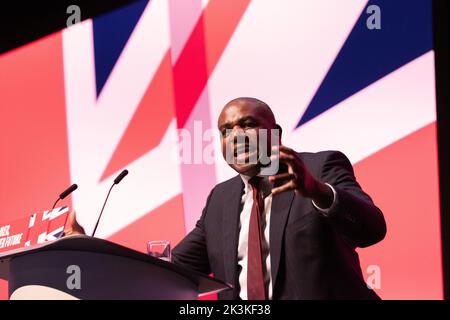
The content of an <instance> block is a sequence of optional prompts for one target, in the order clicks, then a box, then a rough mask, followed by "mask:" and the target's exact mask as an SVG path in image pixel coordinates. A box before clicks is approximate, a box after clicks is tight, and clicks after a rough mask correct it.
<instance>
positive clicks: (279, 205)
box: [65, 98, 386, 300]
mask: <svg viewBox="0 0 450 320" xmlns="http://www.w3.org/2000/svg"><path fill="white" fill-rule="evenodd" d="M218 128H219V130H220V132H221V140H222V152H223V154H224V157H225V159H227V160H229V158H227V151H229V148H230V147H231V148H232V150H231V151H232V155H233V157H232V160H233V161H231V162H229V164H230V166H231V167H232V168H233V169H234V170H236V171H237V172H238V173H239V174H238V175H237V176H236V177H234V178H232V179H230V180H227V181H225V182H222V183H220V184H218V185H216V186H215V187H214V188H213V190H212V191H211V193H210V194H209V196H208V199H207V201H206V206H205V208H204V209H203V213H202V215H201V217H200V219H199V220H198V222H197V224H196V227H195V228H194V229H193V230H192V231H191V232H190V233H189V234H188V235H187V236H186V237H185V238H184V239H183V240H182V241H181V242H180V243H179V244H178V245H177V246H176V247H175V248H174V250H173V254H172V256H173V262H174V263H176V264H179V265H181V266H184V267H186V268H190V269H193V270H196V271H199V272H202V273H206V274H209V273H213V274H214V276H215V277H216V278H218V279H221V280H223V281H225V282H227V283H229V284H231V285H233V287H234V289H233V290H232V291H227V292H223V293H221V294H219V298H220V299H239V298H240V299H249V300H256V299H260V300H263V299H379V297H378V296H377V295H376V294H375V292H373V291H372V290H371V289H369V288H368V287H367V285H366V283H365V281H364V278H363V275H362V272H361V267H360V264H359V259H358V254H357V253H356V251H355V249H356V248H357V247H367V246H370V245H373V244H375V243H377V242H379V241H381V240H382V239H383V238H384V236H385V234H386V224H385V221H384V217H383V214H382V212H381V211H380V209H378V208H377V207H376V206H375V205H374V203H373V202H372V199H371V198H370V197H369V196H368V195H367V194H366V193H365V192H364V191H363V190H362V189H361V187H360V185H359V184H358V182H357V181H356V179H355V176H354V173H353V168H352V165H351V164H350V162H349V160H348V159H347V157H346V156H345V155H344V154H342V153H341V152H338V151H323V152H318V153H309V152H300V153H297V152H295V151H293V150H292V149H290V148H288V147H286V146H283V145H282V144H281V135H280V136H279V141H278V144H276V145H278V146H274V148H273V149H272V151H277V152H275V153H274V154H275V156H272V157H271V162H272V163H275V162H276V161H278V162H279V164H280V166H279V167H280V170H278V172H276V173H275V174H272V175H271V176H269V177H264V176H261V172H262V171H261V170H262V168H264V166H262V164H261V163H262V162H261V161H259V160H260V159H259V158H258V157H257V161H253V162H252V161H248V160H249V159H251V157H252V155H254V154H255V152H256V155H260V153H259V151H260V150H254V149H251V148H250V146H249V145H248V144H247V143H245V140H244V143H242V139H241V141H239V139H238V137H239V135H240V134H242V133H244V134H246V135H249V137H251V136H252V135H253V136H255V137H256V138H257V140H259V138H260V136H261V132H264V131H265V130H281V128H280V126H279V125H277V123H276V121H275V117H274V115H273V113H272V111H271V110H270V108H269V107H268V106H267V104H265V103H264V102H262V101H260V100H258V99H255V98H237V99H234V100H232V101H230V102H229V103H228V104H227V105H226V106H225V107H224V108H223V110H222V112H221V114H220V116H219V119H218ZM263 129H265V130H263ZM267 141H268V145H269V146H271V145H272V142H273V141H271V140H270V139H268V140H267ZM239 159H240V160H245V161H236V160H239ZM79 233H84V230H83V228H82V227H81V226H80V225H79V224H78V223H77V221H76V218H75V214H74V213H72V214H71V215H70V216H69V223H68V228H67V229H66V230H65V234H66V235H70V234H79Z"/></svg>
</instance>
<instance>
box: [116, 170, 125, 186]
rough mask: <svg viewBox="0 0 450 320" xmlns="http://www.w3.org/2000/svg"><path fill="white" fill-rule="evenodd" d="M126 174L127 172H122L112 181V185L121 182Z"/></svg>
mask: <svg viewBox="0 0 450 320" xmlns="http://www.w3.org/2000/svg"><path fill="white" fill-rule="evenodd" d="M127 174H128V170H127V169H125V170H123V171H122V172H121V173H120V174H119V175H118V176H117V178H115V179H114V184H119V182H120V181H122V179H123V178H125V176H126V175H127Z"/></svg>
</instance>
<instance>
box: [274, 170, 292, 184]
mask: <svg viewBox="0 0 450 320" xmlns="http://www.w3.org/2000/svg"><path fill="white" fill-rule="evenodd" d="M295 178H296V176H295V174H294V173H289V172H286V173H280V174H276V175H274V176H270V177H269V181H270V182H275V181H279V180H292V179H295Z"/></svg>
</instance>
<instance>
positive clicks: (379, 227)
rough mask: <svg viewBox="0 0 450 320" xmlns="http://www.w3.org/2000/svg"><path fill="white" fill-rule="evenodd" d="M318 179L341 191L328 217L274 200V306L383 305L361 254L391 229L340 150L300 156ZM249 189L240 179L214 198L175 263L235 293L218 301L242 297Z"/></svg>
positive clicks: (288, 197) (304, 202)
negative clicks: (318, 302) (240, 259)
mask: <svg viewBox="0 0 450 320" xmlns="http://www.w3.org/2000/svg"><path fill="white" fill-rule="evenodd" d="M299 156H300V157H301V159H302V160H303V161H304V163H305V165H306V167H307V168H308V169H309V171H310V172H311V174H312V175H314V176H315V177H316V178H317V179H319V180H321V181H323V182H328V183H330V184H331V185H332V186H333V187H334V188H335V190H336V192H337V201H338V202H337V207H336V208H335V210H333V214H332V215H331V216H328V217H325V216H324V215H322V214H321V213H320V212H319V211H318V210H317V209H315V208H314V206H313V205H312V203H311V199H306V198H303V197H300V196H297V195H295V193H294V192H293V191H286V192H283V193H280V194H278V195H275V196H274V197H273V200H272V209H271V216H270V239H269V240H270V258H271V272H272V286H273V299H379V297H378V296H377V295H376V294H375V293H374V292H373V291H372V290H370V289H368V288H367V285H366V283H365V281H364V279H363V275H362V272H361V267H360V264H359V258H358V254H357V253H356V251H355V248H356V247H367V246H370V245H373V244H375V243H377V242H379V241H381V240H382V239H383V238H384V236H385V234H386V224H385V221H384V217H383V214H382V212H381V211H380V209H378V208H377V207H376V206H375V205H374V203H373V202H372V199H371V198H370V197H369V196H368V195H367V194H366V193H365V192H364V191H363V190H362V189H361V187H360V185H359V184H358V182H357V181H356V179H355V176H354V173H353V168H352V165H351V164H350V162H349V160H348V159H347V157H346V156H345V155H344V154H342V153H341V152H337V151H323V152H318V153H306V152H304V153H299ZM243 188H244V184H243V182H242V179H241V177H240V176H236V177H234V178H232V179H230V180H227V181H225V182H222V183H220V184H218V185H216V186H215V187H214V189H213V190H212V191H211V193H210V194H209V197H208V200H207V202H206V206H205V208H204V210H203V214H202V216H201V218H200V219H199V220H198V222H197V225H196V227H195V228H194V229H193V230H192V231H191V232H190V233H189V234H188V235H187V236H186V237H185V238H184V239H183V240H182V241H181V242H180V243H179V244H178V245H177V246H176V247H175V248H174V250H173V260H174V263H176V264H179V265H182V266H185V267H188V268H191V269H194V270H196V271H200V272H203V273H206V274H209V273H213V274H214V276H215V277H216V278H218V279H221V280H223V281H225V282H227V283H230V284H232V285H233V286H234V290H233V291H228V292H224V293H222V294H219V299H236V298H237V297H238V295H239V282H238V263H237V247H238V235H239V214H240V212H241V196H242V193H243V190H244V189H243Z"/></svg>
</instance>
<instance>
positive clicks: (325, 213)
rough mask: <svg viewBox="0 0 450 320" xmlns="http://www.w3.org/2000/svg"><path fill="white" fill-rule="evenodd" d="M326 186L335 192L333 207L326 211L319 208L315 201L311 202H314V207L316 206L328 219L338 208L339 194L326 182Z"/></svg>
mask: <svg viewBox="0 0 450 320" xmlns="http://www.w3.org/2000/svg"><path fill="white" fill-rule="evenodd" d="M325 184H326V185H327V186H329V187H330V189H331V191H333V203H332V204H331V206H330V207H328V208H326V209H324V208H321V207H319V206H318V205H317V204H316V203H315V202H314V200H311V202H312V204H313V206H314V207H315V208H316V209H317V210H319V211H320V212H321V213H322V214H323V215H324V216H326V217H328V216H330V215H331V214H332V212H333V209H334V208H335V207H336V203H337V193H336V190H335V189H334V188H333V186H332V185H331V184H329V183H326V182H325Z"/></svg>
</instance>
